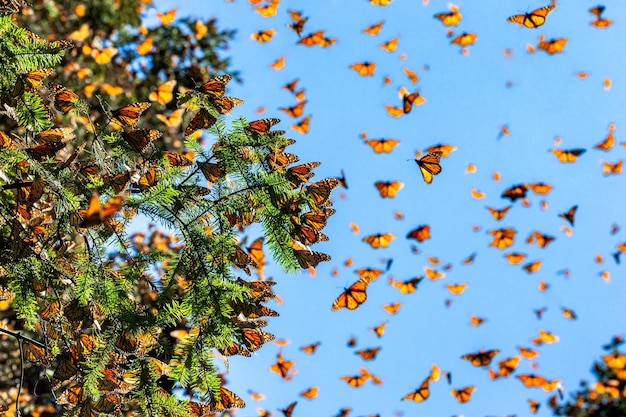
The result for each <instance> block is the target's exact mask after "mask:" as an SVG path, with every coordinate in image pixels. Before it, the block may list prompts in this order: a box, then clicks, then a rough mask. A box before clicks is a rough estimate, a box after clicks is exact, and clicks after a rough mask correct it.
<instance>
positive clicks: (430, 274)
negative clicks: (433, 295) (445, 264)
mask: <svg viewBox="0 0 626 417" xmlns="http://www.w3.org/2000/svg"><path fill="white" fill-rule="evenodd" d="M424 273H426V278H428V279H432V280H436V279H441V278H445V276H446V274H445V273H443V272H441V271H437V270H436V269H432V268H430V267H428V266H425V267H424Z"/></svg>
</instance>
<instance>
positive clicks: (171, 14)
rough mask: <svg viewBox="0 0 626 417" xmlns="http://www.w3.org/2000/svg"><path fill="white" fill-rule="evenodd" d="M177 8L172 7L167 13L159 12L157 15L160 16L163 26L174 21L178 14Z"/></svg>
mask: <svg viewBox="0 0 626 417" xmlns="http://www.w3.org/2000/svg"><path fill="white" fill-rule="evenodd" d="M176 10H177V9H171V10H168V11H167V12H165V13H157V14H156V16H157V17H158V18H159V20H160V21H161V24H162V25H163V26H165V25H168V24H170V23H172V22H173V21H174V18H175V16H176Z"/></svg>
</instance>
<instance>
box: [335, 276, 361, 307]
mask: <svg viewBox="0 0 626 417" xmlns="http://www.w3.org/2000/svg"><path fill="white" fill-rule="evenodd" d="M368 285H369V281H367V280H364V279H358V280H357V281H356V282H355V283H354V284H352V285H351V286H350V287H348V288H345V289H344V291H343V292H342V293H341V294H339V296H338V297H337V298H336V299H335V301H334V302H333V305H332V307H331V310H332V311H336V310H339V309H340V308H347V309H348V310H355V309H356V308H357V307H359V306H360V305H361V304H363V303H364V302H365V300H367V292H366V290H367V286H368Z"/></svg>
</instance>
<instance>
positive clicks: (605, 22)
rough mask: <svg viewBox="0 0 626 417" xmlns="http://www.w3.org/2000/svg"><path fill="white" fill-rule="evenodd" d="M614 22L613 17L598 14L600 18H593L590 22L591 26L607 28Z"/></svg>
mask: <svg viewBox="0 0 626 417" xmlns="http://www.w3.org/2000/svg"><path fill="white" fill-rule="evenodd" d="M612 23H613V21H612V20H611V19H607V18H606V17H600V16H598V18H596V19H594V20H592V21H591V22H590V23H589V24H590V25H591V26H594V27H596V28H598V29H605V28H608V27H609V26H611V24H612Z"/></svg>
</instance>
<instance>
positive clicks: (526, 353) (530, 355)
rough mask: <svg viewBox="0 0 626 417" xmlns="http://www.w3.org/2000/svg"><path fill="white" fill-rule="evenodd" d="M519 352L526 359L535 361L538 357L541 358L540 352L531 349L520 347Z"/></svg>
mask: <svg viewBox="0 0 626 417" xmlns="http://www.w3.org/2000/svg"><path fill="white" fill-rule="evenodd" d="M517 350H519V353H520V355H522V356H523V357H525V358H526V359H534V358H536V357H537V356H539V352H538V351H536V350H534V349H529V348H525V347H522V346H519V347H518V348H517Z"/></svg>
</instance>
